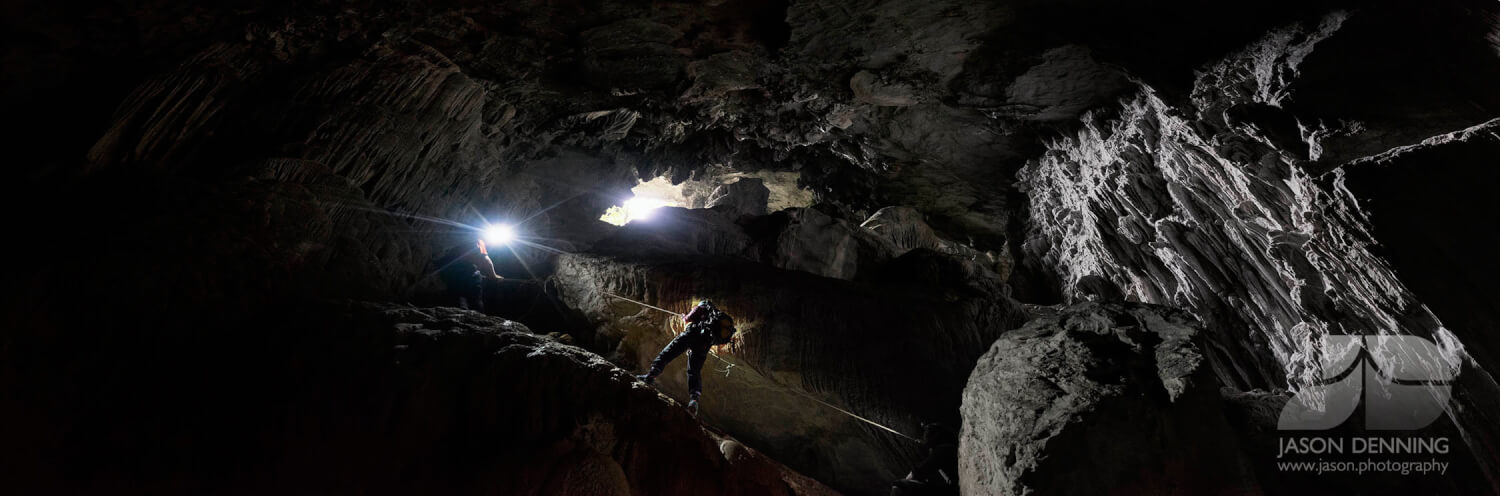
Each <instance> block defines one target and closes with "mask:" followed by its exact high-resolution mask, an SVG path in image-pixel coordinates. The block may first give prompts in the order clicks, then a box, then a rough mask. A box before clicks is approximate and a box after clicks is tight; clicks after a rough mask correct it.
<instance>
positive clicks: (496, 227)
mask: <svg viewBox="0 0 1500 496" xmlns="http://www.w3.org/2000/svg"><path fill="white" fill-rule="evenodd" d="M515 240H516V228H515V227H514V226H511V225H508V224H490V226H489V227H487V228H485V229H484V241H485V242H486V243H490V244H494V245H508V244H510V242H511V241H515Z"/></svg>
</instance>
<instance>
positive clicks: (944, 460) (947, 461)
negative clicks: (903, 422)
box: [891, 424, 958, 496]
mask: <svg viewBox="0 0 1500 496" xmlns="http://www.w3.org/2000/svg"><path fill="white" fill-rule="evenodd" d="M922 446H924V447H926V448H927V458H926V459H924V460H922V464H921V465H918V466H917V467H916V468H913V469H912V471H911V473H910V474H908V475H907V476H906V478H905V479H901V480H898V481H895V482H892V483H891V496H916V495H945V496H946V495H953V494H958V443H957V442H955V441H954V440H953V435H952V433H951V432H950V431H948V430H946V429H944V428H942V427H941V426H939V425H937V424H926V425H924V426H923V428H922Z"/></svg>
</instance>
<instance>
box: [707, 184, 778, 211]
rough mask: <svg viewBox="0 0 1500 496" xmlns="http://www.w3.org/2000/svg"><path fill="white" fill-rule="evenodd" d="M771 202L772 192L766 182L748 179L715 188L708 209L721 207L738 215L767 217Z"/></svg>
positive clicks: (709, 198) (710, 195) (709, 197)
mask: <svg viewBox="0 0 1500 496" xmlns="http://www.w3.org/2000/svg"><path fill="white" fill-rule="evenodd" d="M770 200H771V190H770V189H768V188H766V183H765V181H762V180H760V179H758V178H749V177H747V178H741V179H740V180H738V181H735V182H732V183H729V184H723V185H720V186H719V187H717V188H714V191H713V193H710V194H709V196H708V208H715V207H719V208H723V209H725V210H727V211H729V212H730V213H733V214H737V215H765V214H766V205H767V203H769V202H770Z"/></svg>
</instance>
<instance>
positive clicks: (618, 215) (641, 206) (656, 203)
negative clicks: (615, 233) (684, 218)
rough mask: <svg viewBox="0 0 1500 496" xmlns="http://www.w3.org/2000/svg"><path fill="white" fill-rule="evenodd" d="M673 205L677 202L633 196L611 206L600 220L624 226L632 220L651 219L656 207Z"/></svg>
mask: <svg viewBox="0 0 1500 496" xmlns="http://www.w3.org/2000/svg"><path fill="white" fill-rule="evenodd" d="M672 205H675V204H674V203H673V202H670V201H666V200H659V199H656V198H647V197H642V196H636V197H631V198H630V199H629V200H625V202H624V203H622V204H620V206H618V207H610V209H609V211H608V212H605V213H604V217H601V218H600V219H599V220H602V221H605V222H608V223H611V224H614V225H617V226H623V225H625V224H626V223H629V222H631V221H636V220H640V221H646V220H651V216H652V215H653V214H655V213H656V209H659V208H661V207H666V206H672Z"/></svg>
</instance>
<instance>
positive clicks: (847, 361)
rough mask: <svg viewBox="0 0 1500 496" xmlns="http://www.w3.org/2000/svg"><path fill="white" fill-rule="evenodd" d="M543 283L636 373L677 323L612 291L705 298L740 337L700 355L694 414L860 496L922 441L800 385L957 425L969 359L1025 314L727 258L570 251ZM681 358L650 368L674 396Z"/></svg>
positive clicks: (965, 293)
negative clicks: (701, 373)
mask: <svg viewBox="0 0 1500 496" xmlns="http://www.w3.org/2000/svg"><path fill="white" fill-rule="evenodd" d="M553 281H554V282H555V284H556V285H557V286H558V288H559V292H560V293H561V295H560V296H561V300H562V301H563V302H564V303H565V304H566V305H567V306H569V307H571V308H575V309H578V310H579V311H580V312H582V313H583V314H584V316H585V317H586V318H587V319H588V320H589V321H590V322H591V323H592V325H593V326H595V329H594V332H596V333H598V334H599V335H600V336H601V337H600V338H598V339H597V341H599V342H602V343H615V344H613V345H606V346H605V347H609V348H611V349H612V350H613V351H612V352H611V353H610V354H609V355H608V356H609V357H610V359H611V360H613V361H615V362H616V363H619V364H621V366H623V367H626V368H629V369H632V370H638V371H643V370H645V369H646V368H647V365H648V363H649V362H650V360H651V359H652V358H654V357H655V355H656V353H657V352H658V351H659V350H660V349H661V348H662V346H664V345H665V344H666V343H667V341H668V340H670V339H671V338H672V333H673V332H681V329H682V325H681V322H680V318H679V317H678V316H676V315H671V314H667V313H665V312H661V311H659V310H654V309H650V308H646V307H643V306H641V305H639V304H636V303H633V302H630V301H626V300H624V299H621V298H620V297H624V298H630V299H634V300H638V301H642V302H646V303H648V304H651V305H655V306H658V307H662V308H664V309H667V310H670V311H674V312H686V311H687V310H688V309H689V308H690V307H691V305H693V303H694V302H695V301H696V300H697V299H700V298H709V299H712V300H713V301H714V302H715V304H716V305H717V306H719V307H720V308H722V309H724V310H725V311H726V312H728V313H729V314H730V315H733V316H734V317H735V322H736V323H737V325H738V327H739V330H740V336H741V341H740V342H739V343H738V344H736V345H734V346H726V347H723V348H722V349H720V350H718V356H719V357H720V358H722V360H721V359H718V358H716V359H710V360H709V361H708V362H707V365H706V366H705V378H704V389H705V393H704V396H703V399H702V401H701V403H702V405H703V412H704V413H703V415H704V418H705V419H706V420H707V421H708V422H709V423H712V424H714V425H717V426H722V427H723V428H724V429H725V430H726V431H729V432H735V433H739V434H738V437H740V438H741V439H742V440H744V441H745V442H746V443H747V444H749V445H750V446H755V447H758V448H760V449H762V450H763V451H765V452H766V453H767V454H769V455H770V456H771V457H772V458H774V459H776V460H777V461H780V462H782V463H786V464H787V465H788V466H791V467H793V468H796V469H798V470H800V471H802V472H804V473H807V474H809V475H811V476H813V477H815V478H817V479H818V480H820V481H823V482H825V483H827V484H829V485H832V486H834V487H836V488H840V489H842V490H847V491H851V492H857V493H869V494H879V493H883V492H886V486H885V484H886V483H887V482H888V481H890V480H893V479H896V478H899V477H901V476H902V475H904V474H905V473H906V471H907V470H909V469H910V467H911V463H912V462H910V461H908V460H911V459H915V458H916V457H917V456H919V455H920V450H918V447H917V446H916V445H915V444H913V443H911V442H910V441H909V440H906V439H901V438H898V437H895V436H892V435H891V434H889V433H886V432H884V431H880V430H878V429H875V428H873V427H870V426H868V425H866V424H863V423H861V422H860V421H858V420H856V419H854V418H851V417H849V416H847V415H844V414H842V413H839V412H838V411H836V410H833V409H830V408H828V407H825V406H822V405H819V404H817V403H816V402H814V401H812V400H810V399H808V398H806V397H805V396H804V395H811V396H813V397H815V398H818V399H819V400H821V401H825V402H828V403H832V404H834V405H839V406H840V407H841V408H846V409H848V410H851V411H854V412H857V414H859V415H861V416H864V417H867V418H871V419H874V420H876V421H877V422H881V423H883V424H886V425H889V426H892V427H894V428H896V429H898V430H901V431H903V432H908V433H915V432H920V428H919V425H920V422H923V421H928V422H946V423H949V425H953V423H955V421H956V419H955V418H953V413H952V412H954V411H956V408H957V405H958V399H959V391H960V390H961V389H962V387H963V382H964V379H965V378H966V377H967V375H968V370H969V368H970V367H971V366H972V364H973V363H974V360H975V359H976V358H977V357H978V356H979V354H980V353H982V352H983V351H984V349H985V348H986V346H987V345H988V343H990V342H991V341H992V340H993V339H994V338H995V337H997V336H999V335H1000V333H1001V332H1003V331H1005V330H1006V329H1009V328H1011V327H1014V326H1015V325H1018V324H1019V323H1020V322H1021V320H1022V319H1023V317H1024V316H1023V314H1022V313H1021V310H1020V309H1019V307H1018V306H1017V305H1015V304H1014V303H1013V302H1011V301H1009V300H1008V299H1006V298H1004V297H1003V296H1001V295H999V294H995V293H989V292H984V291H981V290H977V289H973V288H966V287H964V286H962V285H958V284H954V285H951V286H946V285H934V284H931V283H922V282H911V281H899V282H890V283H878V282H877V283H871V282H859V281H845V280H840V279H832V278H826V277H817V276H813V275H810V274H807V273H804V272H799V271H792V270H784V269H776V268H772V267H767V266H765V265H760V264H755V263H751V262H748V261H745V260H736V259H732V258H730V259H727V258H723V257H703V256H684V255H678V256H670V257H667V256H660V255H658V256H654V257H640V256H634V257H629V256H600V255H592V254H580V255H567V256H563V257H561V258H560V259H559V260H558V266H557V270H556V272H555V273H554V275H553ZM944 282H949V281H944ZM616 295H617V296H616ZM683 362H684V360H679V361H678V362H676V363H674V364H673V365H672V366H670V367H668V368H667V369H666V372H665V373H664V374H663V375H662V376H661V378H660V379H658V381H659V382H660V383H661V385H662V387H663V389H664V390H666V391H667V392H668V393H669V394H672V395H673V396H674V397H677V398H679V399H684V398H685V397H686V386H685V380H684V378H683V368H684V364H683Z"/></svg>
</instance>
